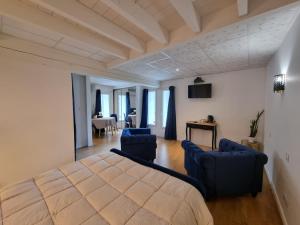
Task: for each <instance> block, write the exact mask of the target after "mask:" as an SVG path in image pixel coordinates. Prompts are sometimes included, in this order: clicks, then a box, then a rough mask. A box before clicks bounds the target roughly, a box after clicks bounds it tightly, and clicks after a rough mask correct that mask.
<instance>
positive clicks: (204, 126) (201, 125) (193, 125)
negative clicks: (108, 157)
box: [185, 121, 217, 149]
mask: <svg viewBox="0 0 300 225" xmlns="http://www.w3.org/2000/svg"><path fill="white" fill-rule="evenodd" d="M192 129H201V130H210V131H212V141H211V147H212V149H216V148H217V124H216V123H206V122H201V121H189V122H187V123H186V128H185V139H186V140H189V141H190V140H191V135H192Z"/></svg>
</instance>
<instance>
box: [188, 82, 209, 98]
mask: <svg viewBox="0 0 300 225" xmlns="http://www.w3.org/2000/svg"><path fill="white" fill-rule="evenodd" d="M211 87H212V85H211V84H196V85H189V98H211Z"/></svg>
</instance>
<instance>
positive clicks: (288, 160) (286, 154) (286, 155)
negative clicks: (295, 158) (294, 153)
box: [285, 152, 290, 162]
mask: <svg viewBox="0 0 300 225" xmlns="http://www.w3.org/2000/svg"><path fill="white" fill-rule="evenodd" d="M285 161H287V162H290V154H289V153H288V152H286V153H285Z"/></svg>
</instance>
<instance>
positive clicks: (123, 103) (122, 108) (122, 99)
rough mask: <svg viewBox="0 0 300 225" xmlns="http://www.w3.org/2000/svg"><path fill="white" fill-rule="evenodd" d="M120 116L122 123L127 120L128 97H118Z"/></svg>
mask: <svg viewBox="0 0 300 225" xmlns="http://www.w3.org/2000/svg"><path fill="white" fill-rule="evenodd" d="M118 114H119V116H118V117H119V118H120V120H121V121H124V120H125V116H124V115H125V114H126V95H119V96H118Z"/></svg>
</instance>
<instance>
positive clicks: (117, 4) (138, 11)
mask: <svg viewBox="0 0 300 225" xmlns="http://www.w3.org/2000/svg"><path fill="white" fill-rule="evenodd" d="M101 1H102V2H103V3H105V4H106V5H107V6H109V7H110V8H112V9H113V10H114V11H116V12H117V13H119V14H120V15H122V16H123V17H125V18H126V19H127V20H129V21H130V22H131V23H133V24H134V25H136V26H137V27H139V28H140V29H142V30H143V31H144V32H146V33H147V34H149V35H150V36H151V37H153V38H154V39H155V40H157V41H158V42H160V43H162V44H166V43H168V32H167V30H165V29H164V28H163V27H162V26H161V25H160V24H159V23H158V22H157V21H156V20H155V19H154V18H153V17H152V16H151V15H150V14H149V13H148V12H147V11H146V10H144V9H143V8H141V7H140V6H139V5H138V4H135V3H134V2H132V1H131V0H122V1H120V0H101Z"/></svg>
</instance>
